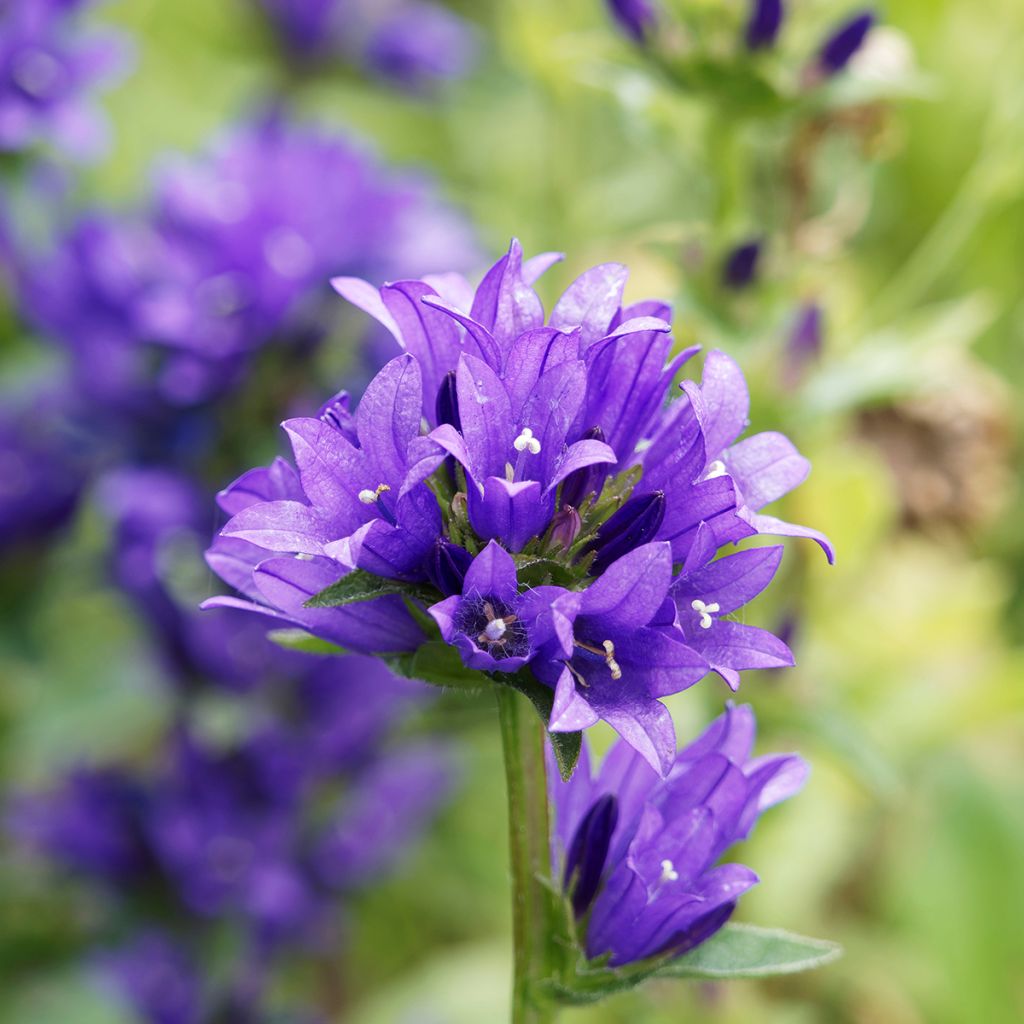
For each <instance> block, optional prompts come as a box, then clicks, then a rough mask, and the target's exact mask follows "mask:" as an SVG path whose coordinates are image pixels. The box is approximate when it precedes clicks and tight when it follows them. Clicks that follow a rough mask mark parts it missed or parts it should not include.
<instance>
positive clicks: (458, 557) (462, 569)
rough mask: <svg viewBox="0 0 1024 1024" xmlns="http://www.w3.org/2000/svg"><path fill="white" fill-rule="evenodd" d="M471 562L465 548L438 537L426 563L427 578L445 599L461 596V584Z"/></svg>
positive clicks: (470, 557)
mask: <svg viewBox="0 0 1024 1024" xmlns="http://www.w3.org/2000/svg"><path fill="white" fill-rule="evenodd" d="M472 561H473V556H472V555H471V554H470V553H469V552H468V551H467V550H466V549H465V548H460V547H459V545H458V544H452V542H451V541H448V540H445V539H444V538H443V537H438V539H437V543H436V544H435V545H434V550H433V553H432V554H431V557H430V559H429V560H428V562H427V576H429V577H430V582H431V583H433V584H434V586H435V587H437V589H438V590H440V591H441V593H442V594H444V596H445V597H451V596H452V595H453V594H461V593H462V584H463V582H464V581H465V579H466V572H467V571H468V569H469V566H470V564H471V563H472Z"/></svg>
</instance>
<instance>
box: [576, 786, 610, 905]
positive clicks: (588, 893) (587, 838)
mask: <svg viewBox="0 0 1024 1024" xmlns="http://www.w3.org/2000/svg"><path fill="white" fill-rule="evenodd" d="M618 820H619V803H618V801H617V800H616V799H615V797H614V796H613V795H612V794H611V793H606V794H605V795H604V796H602V797H601V798H600V799H599V800H597V801H595V803H594V805H593V806H592V807H591V808H590V810H589V811H587V813H586V815H585V816H584V818H583V820H582V821H581V822H580V824H579V826H578V828H577V829H576V834H575V835H574V836H573V837H572V844H571V845H570V847H569V852H568V854H567V856H566V859H565V876H564V878H563V880H562V884H563V885H564V886H565V888H566V890H571V893H572V909H573V911H574V912H575V914H576V916H577V917H578V918H579V917H583V915H584V914H585V913H586V912H587V911H588V910H589V909H590V904H591V903H592V902H593V901H594V897H595V896H596V895H597V889H598V886H599V885H600V884H601V874H602V873H603V872H604V863H605V861H606V860H607V859H608V848H609V847H610V846H611V841H612V833H613V832H614V831H615V826H616V824H617V823H618ZM574 876H575V881H574Z"/></svg>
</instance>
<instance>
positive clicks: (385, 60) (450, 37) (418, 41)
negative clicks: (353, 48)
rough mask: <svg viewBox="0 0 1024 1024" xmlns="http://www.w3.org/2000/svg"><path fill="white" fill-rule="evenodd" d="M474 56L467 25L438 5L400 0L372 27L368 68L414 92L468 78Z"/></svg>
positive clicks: (369, 40)
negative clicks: (400, 1) (401, 0)
mask: <svg viewBox="0 0 1024 1024" xmlns="http://www.w3.org/2000/svg"><path fill="white" fill-rule="evenodd" d="M475 58H476V39H475V36H474V33H473V31H472V30H471V28H470V26H469V24H468V23H467V22H466V21H464V20H463V19H462V18H460V17H458V16H457V15H455V14H453V13H452V12H451V11H449V10H447V9H446V8H444V7H440V6H438V5H437V4H432V3H423V2H420V0H412V2H402V3H399V4H398V5H397V6H395V7H394V9H393V10H391V11H390V12H388V13H387V14H386V15H385V17H384V18H383V19H382V20H381V21H380V22H379V23H378V24H375V25H373V26H372V28H371V30H370V35H369V39H368V41H367V44H366V52H365V57H364V59H365V61H366V64H367V66H368V67H369V68H370V69H371V70H372V71H373V72H375V73H376V74H377V75H379V76H380V77H382V78H385V79H388V80H390V81H392V82H396V83H397V84H399V85H402V86H404V87H405V88H406V89H410V90H412V91H426V90H428V89H429V88H431V87H432V86H433V85H435V84H437V83H439V82H445V81H449V80H452V79H458V78H462V77H463V76H465V75H466V74H467V73H468V72H469V70H470V69H471V67H472V66H473V63H474V61H475Z"/></svg>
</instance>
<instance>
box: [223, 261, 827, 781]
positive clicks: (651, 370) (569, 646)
mask: <svg viewBox="0 0 1024 1024" xmlns="http://www.w3.org/2000/svg"><path fill="white" fill-rule="evenodd" d="M558 258H559V256H558V254H553V253H545V254H543V255H541V256H538V257H535V258H534V259H532V260H526V261H524V260H523V255H522V250H521V249H520V247H519V244H518V243H517V242H515V241H513V243H512V245H511V246H510V248H509V251H508V253H507V254H506V255H505V256H503V257H502V258H501V259H500V260H499V261H498V262H497V263H496V264H495V265H494V266H493V267H492V268H491V269H490V270H489V271H487V273H486V274H485V275H484V277H483V280H482V281H481V283H480V285H479V286H478V287H477V288H475V289H474V288H472V286H470V285H469V284H468V283H467V282H466V281H465V280H464V279H462V278H461V277H458V276H457V275H436V276H433V277H428V278H425V279H424V280H421V281H397V282H395V283H393V284H388V285H385V286H384V287H383V288H380V289H376V288H373V287H372V286H371V285H369V284H367V283H366V282H364V281H360V280H358V279H355V278H338V279H336V280H335V281H334V285H335V287H336V288H337V290H338V291H339V292H340V293H341V294H342V295H344V296H345V297H346V298H348V299H349V300H350V301H351V302H353V303H355V304H356V305H358V306H360V307H361V308H363V309H364V310H366V311H367V312H368V313H370V314H371V315H372V316H374V317H375V318H376V319H377V320H378V321H379V322H380V323H382V324H383V325H384V326H385V327H386V328H387V329H388V330H389V331H390V332H391V334H392V335H393V336H394V337H395V339H396V340H397V341H398V343H399V344H400V346H401V347H402V349H403V350H404V354H403V355H401V356H399V357H398V358H397V359H394V360H392V361H391V362H390V363H388V364H387V365H386V366H385V367H384V369H383V370H382V371H381V372H380V374H378V376H377V377H376V378H375V379H374V381H373V382H372V383H371V385H370V387H369V388H368V389H367V392H366V395H365V396H364V398H363V400H362V403H361V404H360V406H359V409H358V410H357V412H356V413H355V415H354V417H353V416H352V414H351V413H350V412H349V410H348V406H347V404H346V403H345V402H344V401H339V402H336V403H334V404H332V405H331V406H330V408H329V409H328V410H327V411H326V412H325V413H323V414H322V415H321V419H320V420H293V421H289V422H288V423H287V424H285V428H286V430H287V431H288V432H289V434H290V435H291V440H292V448H293V451H294V454H295V460H296V465H297V467H298V474H297V477H296V478H295V486H296V490H297V493H296V494H294V495H293V494H289V495H288V496H287V497H286V498H285V500H279V499H277V500H267V497H269V494H267V495H264V494H262V493H261V494H259V495H258V496H257V495H256V494H255V493H254V494H253V495H252V500H248V499H247V500H246V501H245V503H244V507H241V508H240V509H231V510H230V511H234V512H235V515H234V516H233V518H232V519H231V520H230V521H229V522H228V524H227V525H226V527H225V528H224V530H223V531H222V533H221V536H220V537H219V538H218V540H217V541H216V542H215V545H214V548H213V550H212V552H211V556H210V558H211V565H213V566H214V568H215V569H216V570H217V571H218V572H220V574H221V575H222V576H223V577H224V578H225V579H226V580H228V582H230V583H232V584H233V585H235V586H236V587H237V588H238V589H241V590H242V591H243V592H248V593H250V594H252V591H253V589H256V590H258V591H262V597H257V601H259V602H260V603H262V604H263V605H270V606H272V607H273V608H274V609H276V611H275V612H274V613H275V614H280V613H281V612H284V613H285V614H287V615H289V616H291V617H292V618H293V620H294V621H297V622H299V623H301V624H303V625H304V626H305V628H308V629H311V630H312V631H313V632H318V633H319V634H320V635H322V636H326V637H328V638H331V637H332V636H337V635H339V634H338V633H336V632H335V633H330V632H328V631H327V630H335V629H337V628H338V627H335V626H334V625H328V623H327V617H328V616H331V615H332V614H333V615H337V616H346V615H349V614H351V609H353V608H361V607H362V608H365V609H366V610H367V611H368V610H369V607H370V606H374V605H376V606H378V607H380V609H381V611H382V612H383V611H384V607H383V605H382V604H381V601H380V599H377V600H374V601H369V602H367V604H366V605H359V604H356V605H349V606H347V607H343V608H327V609H316V610H312V609H305V608H303V607H302V601H300V600H298V598H297V596H295V595H293V596H292V597H291V604H290V606H286V603H285V602H284V601H283V600H282V599H281V597H280V595H278V596H271V595H270V594H269V592H268V590H267V587H266V585H265V581H266V578H267V574H268V566H269V565H270V564H271V563H269V562H263V563H257V561H256V557H255V555H252V554H250V555H249V556H246V557H245V558H242V559H240V562H239V563H236V564H235V565H234V566H218V565H217V564H216V563H217V561H218V560H219V559H220V558H221V556H222V554H223V552H224V550H225V549H224V547H223V546H224V545H225V544H228V543H238V542H244V543H245V544H248V545H256V546H257V550H259V551H262V552H267V551H273V552H277V553H278V556H279V557H278V558H276V559H275V560H274V561H273V566H274V569H273V570H272V574H273V575H275V576H279V574H280V573H281V572H282V571H285V572H287V573H288V574H289V575H290V576H291V577H292V578H294V577H295V576H296V573H297V569H296V567H297V566H301V567H303V568H302V571H303V572H306V573H309V572H311V571H312V570H313V567H315V572H316V574H317V579H316V582H319V583H320V585H321V587H326V586H327V585H328V584H329V583H331V582H333V580H335V579H338V578H340V577H343V576H344V575H346V574H348V573H351V572H352V571H353V570H362V571H363V572H365V573H369V574H372V575H376V576H379V577H386V578H387V579H389V580H398V581H410V582H414V583H416V584H417V590H416V592H415V595H414V594H413V591H412V590H410V591H409V596H410V597H412V596H415V597H416V598H417V600H422V601H423V603H424V604H425V605H426V604H430V611H431V614H432V615H433V616H434V619H435V621H436V622H437V624H438V626H439V628H440V631H441V636H442V637H443V639H444V640H445V641H446V642H448V643H450V644H452V645H454V646H455V647H456V648H458V650H459V652H460V654H461V656H462V659H463V661H464V663H465V664H466V665H467V666H468V667H470V668H473V669H477V670H479V671H486V672H515V671H518V670H521V669H525V668H527V667H528V669H529V671H530V672H532V673H533V674H534V675H535V676H536V677H537V678H538V679H540V680H541V681H542V682H544V683H546V684H547V685H548V686H550V687H551V688H552V689H553V691H554V693H553V698H552V699H553V710H552V713H551V719H550V723H549V725H550V728H551V729H552V730H556V731H575V730H578V729H582V728H586V727H587V726H589V725H591V724H593V723H594V722H596V721H597V720H598V719H599V718H602V719H604V720H606V721H608V722H609V723H610V724H612V725H613V726H614V727H615V728H616V729H618V730H619V732H620V733H621V734H622V735H623V736H625V737H626V738H627V739H628V740H629V742H630V743H632V744H633V745H634V746H635V747H636V748H637V749H638V750H639V751H641V752H642V753H643V755H644V756H645V757H646V758H647V759H648V760H649V762H650V763H651V764H652V765H653V766H655V767H656V768H657V770H659V771H667V770H668V767H669V765H670V763H671V759H672V756H673V754H674V751H675V738H674V731H673V728H672V721H671V717H670V715H669V714H668V712H667V710H666V709H665V707H664V706H663V705H662V704H661V702H660V698H661V697H664V696H666V695H668V694H672V693H676V692H678V691H680V690H682V689H685V688H686V687H688V686H690V685H692V684H693V683H695V682H697V681H698V680H699V679H700V678H701V677H702V676H704V675H705V674H707V672H709V671H711V670H712V669H713V670H715V671H717V672H719V673H720V674H721V675H722V676H723V677H724V678H725V679H726V680H727V682H729V683H730V685H735V684H736V682H737V678H738V677H737V673H738V672H739V671H740V670H741V669H743V668H760V667H775V666H777V665H780V664H788V663H789V662H790V660H791V656H790V654H789V651H788V649H787V648H786V647H785V645H783V644H781V643H780V642H779V641H777V640H775V639H774V638H773V637H771V636H770V634H766V633H764V632H763V631H761V630H756V629H753V628H751V629H749V630H748V629H747V627H745V626H743V625H740V624H738V623H733V622H731V621H724V620H722V619H721V616H724V615H728V614H732V613H733V612H735V611H736V610H738V609H739V608H740V606H741V605H743V604H744V603H745V602H746V601H748V600H749V599H750V598H751V597H753V596H754V595H755V594H756V593H758V592H759V591H760V589H762V588H763V587H764V586H765V585H766V584H767V582H768V581H769V580H770V578H771V576H772V575H773V574H774V572H775V569H776V567H777V565H778V558H777V554H778V551H777V550H776V551H775V552H773V553H771V554H770V555H769V556H762V555H759V554H752V555H750V556H747V555H744V556H743V558H739V561H730V560H729V559H723V560H721V561H720V563H719V562H714V561H713V559H714V556H715V555H716V554H717V553H718V552H719V550H720V549H721V548H722V547H723V545H726V544H730V543H733V542H736V541H738V540H741V539H743V538H745V537H749V536H751V535H753V534H755V533H779V534H783V535H792V536H807V537H812V538H813V539H815V540H817V541H818V543H819V544H821V545H822V547H823V548H824V549H825V550H826V552H827V553H828V555H829V557H830V558H831V548H830V547H829V544H828V541H827V540H826V539H825V538H824V537H823V536H822V535H821V534H818V533H816V532H815V531H812V530H808V529H807V528H805V527H801V526H795V525H792V524H789V523H785V522H783V521H782V520H779V519H775V518H773V517H770V516H768V515H765V514H764V513H763V512H762V509H763V508H764V507H765V506H767V505H768V504H769V503H770V502H772V501H774V500H775V499H777V498H779V497H781V496H782V495H783V494H785V493H786V492H787V491H789V490H790V489H792V488H793V487H795V486H796V485H797V484H798V483H800V482H801V481H802V480H803V479H804V477H805V476H806V475H807V472H808V470H809V465H808V463H807V461H806V460H805V459H804V458H803V457H802V456H800V455H799V453H797V452H796V450H795V448H794V447H793V445H792V444H791V443H790V442H789V441H788V440H787V439H786V438H784V437H783V436H782V435H780V434H775V433H767V434H756V435H754V436H752V437H749V438H745V439H743V440H739V441H737V438H738V437H739V435H740V433H741V432H742V430H743V429H744V428H745V427H746V421H747V413H748V409H749V397H748V395H747V391H746V385H745V383H744V382H743V379H742V375H741V374H740V373H739V370H738V368H737V367H736V364H735V363H733V362H732V360H730V359H729V358H728V357H726V356H725V355H723V354H722V353H719V352H712V353H710V354H709V356H708V357H707V360H706V363H705V369H704V380H703V383H702V384H701V385H700V386H698V385H697V384H696V383H694V382H692V381H684V382H683V384H682V385H681V387H680V388H674V387H673V386H672V385H673V380H674V378H675V376H676V374H677V372H678V370H679V369H680V368H681V367H682V366H683V364H684V363H685V362H686V361H687V359H689V358H690V356H692V355H693V354H694V352H695V350H694V349H689V350H685V351H683V352H681V353H679V354H678V355H676V356H675V357H674V358H672V357H671V355H670V353H671V348H672V339H671V334H670V332H671V327H670V325H669V323H668V317H669V316H670V311H669V309H668V307H667V306H665V305H664V304H662V303H657V302H643V303H639V304H637V305H634V306H627V307H625V308H624V307H623V305H622V295H623V289H624V287H625V281H626V270H625V268H624V267H622V266H620V265H618V264H604V265H601V266H598V267H594V268H592V269H590V270H588V271H586V272H585V273H584V274H582V275H581V276H580V277H579V278H578V279H577V280H576V281H575V282H573V284H571V285H570V286H569V288H568V289H567V290H566V292H565V293H564V294H563V295H562V296H561V298H559V300H558V301H557V302H556V303H555V305H554V307H553V309H552V310H551V313H550V316H545V312H544V308H543V305H542V304H541V301H540V298H539V296H538V295H537V293H536V292H535V291H534V288H533V284H534V282H535V281H536V279H537V277H538V276H539V275H540V274H541V273H543V271H544V270H545V269H547V268H548V267H549V266H551V264H552V263H554V262H555V261H556V260H557V259H558ZM666 395H675V396H676V398H675V400H674V401H669V402H666ZM424 422H425V424H426V428H421V423H424ZM427 428H429V429H427ZM425 430H426V431H427V432H424V431H425ZM243 479H244V478H243ZM254 490H255V491H256V492H260V491H261V490H266V488H262V486H261V487H256V488H255V489H254ZM567 496H571V500H572V501H574V502H577V503H578V505H576V506H575V507H574V506H573V505H572V504H569V503H567ZM472 556H475V557H474V558H473V561H472V563H471V564H470V561H469V559H470V557H472ZM733 557H734V558H738V557H739V556H733ZM748 557H749V568H750V571H749V572H741V573H739V574H738V576H739V577H741V578H737V579H735V580H734V579H733V578H732V577H733V576H736V575H737V567H740V566H747V565H748V561H747V559H748ZM758 559H761V561H758ZM755 563H756V571H755ZM674 565H682V566H683V569H682V572H681V573H679V572H678V571H677V570H675V569H674V568H673V566H674ZM253 566H256V568H255V571H254V570H253ZM358 579H361V578H360V577H357V580H358ZM426 580H429V581H431V582H432V583H433V584H434V586H435V587H436V588H437V591H438V594H437V599H436V600H434V601H433V603H432V604H431V603H430V601H429V600H428V598H429V596H430V595H429V591H427V592H426V593H424V590H423V587H422V583H423V581H426ZM314 582H315V581H314V580H313V579H312V578H310V579H308V580H306V581H305V582H304V584H303V585H302V586H301V587H299V588H297V589H298V591H300V592H301V595H302V597H303V599H304V598H305V597H307V596H311V594H312V593H315V589H314ZM687 588H690V589H687ZM691 590H692V591H693V592H692V593H691ZM368 596H369V595H368ZM226 600H227V601H228V602H230V599H226ZM384 600H387V599H384ZM695 602H701V604H700V609H698V605H697V604H695ZM217 603H221V604H222V603H225V599H221V600H220V601H218V602H217ZM230 603H234V602H230ZM387 614H388V615H393V616H395V617H394V618H392V620H391V621H392V622H393V623H395V624H397V623H398V622H400V621H402V620H401V619H400V618H399V616H401V615H402V614H403V612H402V611H401V610H400V609H399V607H397V606H396V605H394V604H392V606H391V607H390V608H389V609H388V611H387ZM313 616H320V617H323V618H322V619H320V620H317V619H314V618H313ZM321 623H323V624H322V625H321ZM705 623H708V625H705ZM422 640H423V638H422V637H421V638H420V639H419V640H417V639H416V637H415V635H410V636H409V641H408V642H409V645H410V646H411V647H415V646H418V643H420V642H422ZM361 644H362V646H361V647H360V648H359V649H361V650H364V651H374V650H376V651H384V650H385V648H383V647H382V646H380V643H379V640H378V639H377V638H376V637H374V638H372V639H370V638H369V637H364V638H362V640H361ZM392 649H395V650H401V649H403V648H401V647H397V646H396V647H394V648H392Z"/></svg>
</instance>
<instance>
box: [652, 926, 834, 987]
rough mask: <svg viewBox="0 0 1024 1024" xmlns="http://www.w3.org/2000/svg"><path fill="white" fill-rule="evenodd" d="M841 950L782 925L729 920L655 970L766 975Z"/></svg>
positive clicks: (801, 967) (805, 967)
mask: <svg viewBox="0 0 1024 1024" xmlns="http://www.w3.org/2000/svg"><path fill="white" fill-rule="evenodd" d="M842 953H843V950H842V947H841V946H839V945H838V944H837V943H835V942H829V941H828V940H827V939H810V938H807V937H806V936H804V935H795V934H793V933H792V932H787V931H783V930H782V929H781V928H759V927H757V925H752V924H728V925H726V926H725V927H724V928H723V929H722V930H721V931H720V932H718V933H717V934H716V935H713V936H712V937H711V938H710V939H708V941H707V942H704V943H701V945H699V946H698V947H697V948H696V949H693V950H691V951H690V952H689V953H686V954H684V955H683V956H681V957H676V958H675V959H674V960H671V961H670V962H669V963H668V964H666V965H665V966H664V967H662V968H660V969H659V970H658V971H657V975H658V977H662V978H767V977H771V976H773V975H776V974H796V973H797V972H799V971H809V970H813V969H814V968H815V967H823V966H824V965H825V964H828V963H831V962H832V961H833V960H838V959H839V957H840V956H842Z"/></svg>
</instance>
